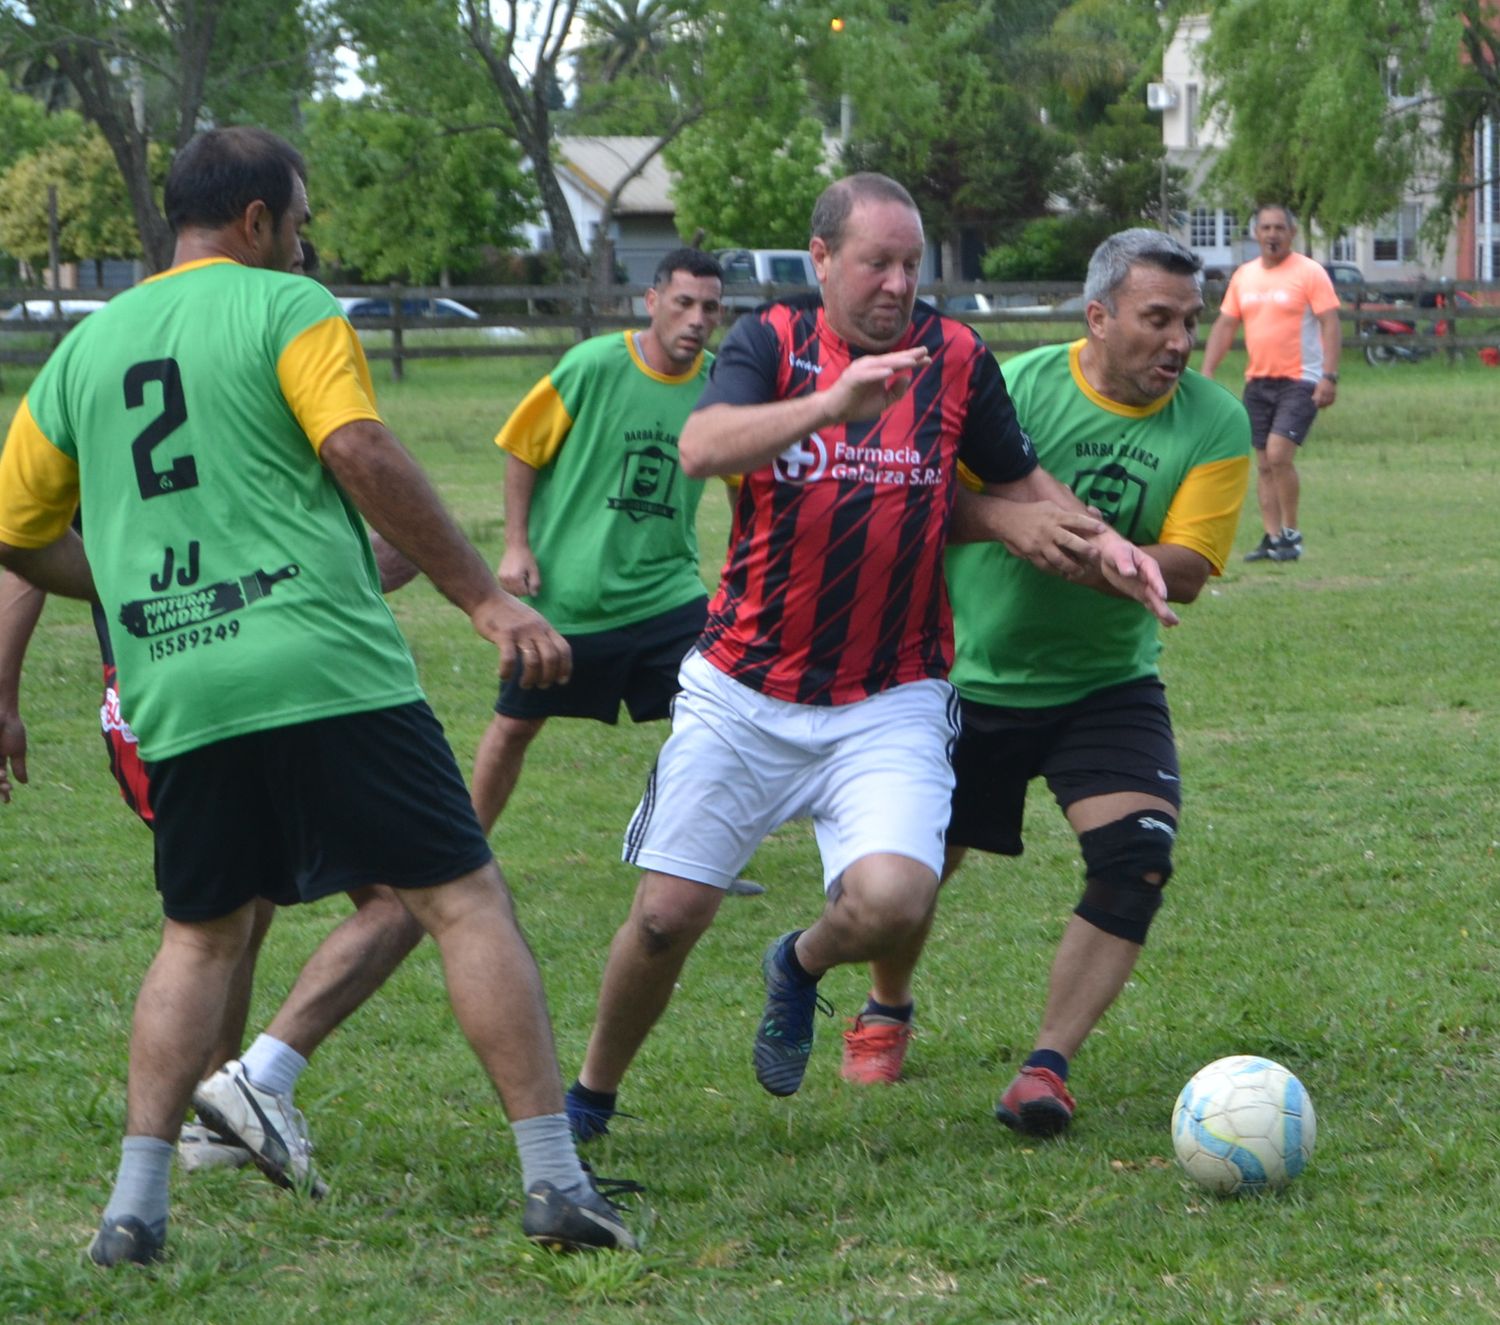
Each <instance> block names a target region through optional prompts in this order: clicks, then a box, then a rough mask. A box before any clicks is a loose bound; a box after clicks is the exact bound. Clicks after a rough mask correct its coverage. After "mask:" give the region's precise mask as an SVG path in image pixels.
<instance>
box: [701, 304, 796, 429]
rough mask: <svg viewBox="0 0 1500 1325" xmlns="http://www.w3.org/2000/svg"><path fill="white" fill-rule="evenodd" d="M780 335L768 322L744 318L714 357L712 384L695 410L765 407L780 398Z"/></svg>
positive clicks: (705, 389)
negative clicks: (777, 340)
mask: <svg viewBox="0 0 1500 1325" xmlns="http://www.w3.org/2000/svg"><path fill="white" fill-rule="evenodd" d="M776 367H777V358H776V335H775V333H774V332H773V331H772V330H771V328H770V326H768V325H767V323H766V321H765V320H764V319H763V318H761V317H757V316H754V315H750V316H746V317H742V318H740V319H739V321H738V322H736V323H735V324H734V326H732V327H730V328H729V334H728V335H727V336H725V337H724V343H723V344H722V345H721V346H719V352H718V354H717V355H715V357H714V366H713V368H712V369H711V370H710V372H709V375H708V385H707V386H705V387H704V388H703V394H702V395H701V396H699V397H698V403H697V404H696V405H695V406H694V407H693V408H694V410H700V409H706V408H707V407H708V406H709V405H764V404H765V403H766V402H767V401H771V400H775V399H776V398H777V396H776Z"/></svg>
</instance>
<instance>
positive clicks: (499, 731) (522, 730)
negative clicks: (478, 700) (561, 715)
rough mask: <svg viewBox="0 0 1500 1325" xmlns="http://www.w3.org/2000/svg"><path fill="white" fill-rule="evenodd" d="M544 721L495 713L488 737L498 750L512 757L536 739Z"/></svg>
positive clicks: (524, 749)
mask: <svg viewBox="0 0 1500 1325" xmlns="http://www.w3.org/2000/svg"><path fill="white" fill-rule="evenodd" d="M546 721H547V720H546V719H545V718H512V717H510V716H508V715H507V714H504V713H497V714H495V716H494V718H493V719H492V720H491V721H490V735H491V737H492V738H493V740H494V742H495V744H496V745H497V746H498V747H499V748H500V750H502V751H504V752H505V753H506V754H509V755H512V756H514V755H520V754H524V753H525V752H526V748H527V746H529V745H530V744H531V743H532V741H534V740H535V739H536V736H537V733H538V732H540V731H541V730H542V726H543V724H544V723H545V722H546Z"/></svg>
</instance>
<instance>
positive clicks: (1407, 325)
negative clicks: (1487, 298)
mask: <svg viewBox="0 0 1500 1325" xmlns="http://www.w3.org/2000/svg"><path fill="white" fill-rule="evenodd" d="M1478 306H1479V300H1477V299H1476V298H1474V296H1473V295H1471V294H1469V293H1468V292H1467V291H1466V290H1454V291H1452V292H1451V293H1450V292H1443V293H1441V294H1437V293H1434V294H1424V295H1420V296H1418V298H1417V307H1418V308H1430V309H1432V310H1433V311H1434V313H1435V314H1441V312H1442V310H1443V309H1445V308H1449V307H1453V308H1477V307H1478ZM1467 325H1468V326H1469V327H1471V328H1472V327H1473V325H1474V324H1473V322H1472V321H1470V322H1468V323H1467ZM1418 330H1419V327H1418V323H1417V319H1416V317H1406V316H1404V315H1400V316H1387V317H1382V318H1377V319H1375V320H1374V321H1371V322H1366V323H1364V324H1363V325H1362V326H1361V327H1360V333H1359V334H1360V336H1361V338H1362V339H1363V340H1364V342H1365V361H1366V362H1367V363H1369V364H1371V365H1373V366H1374V367H1376V368H1384V367H1387V366H1388V365H1390V364H1393V363H1416V362H1418V361H1419V360H1421V359H1428V358H1431V357H1432V356H1433V355H1434V354H1436V353H1437V346H1435V345H1431V344H1427V343H1416V342H1411V341H1407V342H1390V341H1382V340H1381V337H1382V336H1414V335H1416V334H1417V332H1418ZM1464 330H1465V322H1464V321H1460V320H1457V319H1453V318H1447V317H1442V316H1436V317H1435V318H1434V320H1433V323H1432V325H1431V327H1430V328H1429V331H1430V332H1431V334H1432V335H1433V336H1452V337H1455V338H1456V337H1459V336H1462V335H1463V334H1464ZM1482 334H1483V335H1485V336H1500V328H1497V327H1487V328H1485V330H1484V332H1483V333H1482ZM1443 352H1444V353H1445V354H1446V355H1447V356H1448V361H1449V362H1450V363H1452V362H1453V361H1454V360H1455V359H1461V358H1462V357H1463V348H1462V346H1448V345H1445V346H1443ZM1479 357H1480V358H1481V359H1483V360H1484V362H1485V363H1488V364H1497V363H1500V350H1497V349H1496V348H1494V347H1492V346H1486V347H1485V348H1484V349H1481V350H1480V351H1479Z"/></svg>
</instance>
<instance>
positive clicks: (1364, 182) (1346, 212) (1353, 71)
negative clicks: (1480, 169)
mask: <svg viewBox="0 0 1500 1325" xmlns="http://www.w3.org/2000/svg"><path fill="white" fill-rule="evenodd" d="M1209 8H1210V16H1211V20H1212V30H1211V33H1210V36H1209V37H1208V39H1207V41H1206V42H1205V43H1204V45H1203V47H1202V49H1201V57H1202V61H1203V67H1204V72H1205V74H1206V75H1207V76H1208V79H1209V80H1210V83H1209V85H1210V97H1211V99H1210V101H1209V109H1210V111H1211V112H1212V113H1217V114H1218V115H1220V116H1221V117H1222V119H1223V122H1224V126H1225V129H1226V132H1227V138H1228V143H1227V146H1226V147H1225V148H1224V149H1223V150H1222V151H1221V152H1220V153H1219V156H1218V158H1217V160H1216V161H1215V163H1214V166H1213V169H1212V172H1211V175H1210V179H1211V181H1212V182H1214V183H1215V184H1217V185H1218V186H1219V188H1220V189H1221V190H1222V191H1223V192H1224V193H1225V194H1226V195H1227V196H1229V197H1232V198H1234V199H1236V200H1238V201H1240V202H1242V203H1253V202H1259V201H1269V200H1276V201H1285V202H1287V203H1288V204H1290V205H1291V206H1292V207H1293V208H1294V209H1296V210H1297V211H1298V212H1299V213H1300V214H1301V215H1302V216H1303V217H1304V218H1305V219H1306V220H1308V221H1316V222H1317V223H1318V224H1319V225H1320V227H1321V228H1322V229H1323V230H1324V231H1325V232H1328V233H1333V232H1336V231H1339V230H1342V229H1345V228H1347V227H1349V226H1353V225H1357V224H1360V223H1363V222H1368V221H1373V220H1375V219H1377V218H1379V217H1380V216H1382V215H1384V214H1385V213H1387V212H1389V211H1390V210H1391V209H1392V208H1393V207H1395V206H1396V205H1397V204H1398V203H1399V202H1400V200H1401V198H1402V196H1403V194H1404V193H1405V192H1406V191H1407V190H1408V189H1410V188H1413V187H1418V188H1420V187H1423V186H1429V187H1433V188H1434V189H1435V191H1436V193H1437V198H1438V203H1437V206H1436V207H1434V208H1433V209H1432V210H1431V211H1430V213H1429V216H1428V225H1429V233H1432V234H1434V235H1438V234H1443V233H1445V232H1446V230H1447V229H1448V227H1449V225H1450V224H1451V221H1452V217H1453V214H1454V212H1455V210H1456V209H1458V208H1459V207H1460V206H1461V205H1462V204H1463V201H1464V199H1465V198H1466V196H1467V194H1468V192H1469V191H1470V190H1471V189H1472V188H1473V187H1474V181H1473V180H1472V178H1471V176H1472V171H1471V166H1470V161H1469V152H1470V145H1471V143H1472V141H1473V131H1474V128H1475V126H1476V125H1477V124H1478V123H1479V122H1480V120H1481V119H1482V118H1483V117H1484V116H1486V115H1490V116H1496V115H1500V31H1497V18H1496V15H1495V12H1494V9H1493V6H1492V5H1491V4H1490V3H1489V0H1259V2H1258V3H1256V4H1254V5H1246V4H1241V3H1234V2H1233V0H1215V3H1213V4H1212V5H1210V7H1209ZM1309 228H1310V227H1309Z"/></svg>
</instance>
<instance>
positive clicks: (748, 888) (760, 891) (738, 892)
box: [724, 879, 766, 897]
mask: <svg viewBox="0 0 1500 1325" xmlns="http://www.w3.org/2000/svg"><path fill="white" fill-rule="evenodd" d="M724 891H725V892H727V893H728V894H729V895H730V896H731V897H760V896H763V895H764V893H765V891H766V885H765V884H763V883H756V882H755V880H754V879H731V880H730V881H729V887H727V888H726V889H724Z"/></svg>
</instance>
